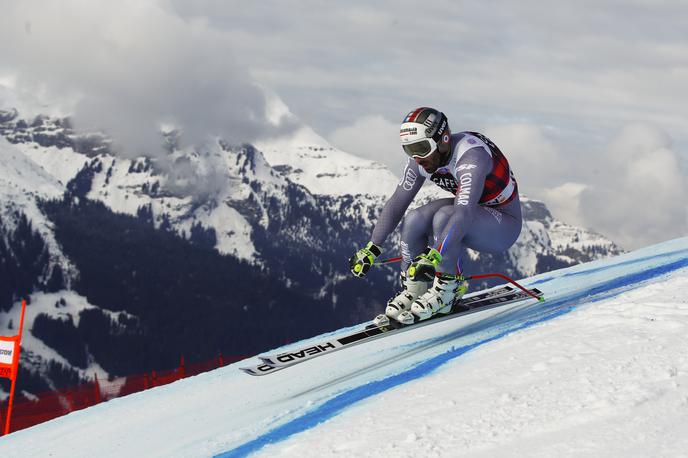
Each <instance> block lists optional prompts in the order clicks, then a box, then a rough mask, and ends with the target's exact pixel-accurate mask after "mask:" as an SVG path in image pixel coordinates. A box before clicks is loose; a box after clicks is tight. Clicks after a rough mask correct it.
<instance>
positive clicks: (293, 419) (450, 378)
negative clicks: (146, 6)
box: [0, 238, 688, 457]
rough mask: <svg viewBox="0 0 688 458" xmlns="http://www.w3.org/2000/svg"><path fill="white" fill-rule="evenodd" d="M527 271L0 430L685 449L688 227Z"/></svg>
mask: <svg viewBox="0 0 688 458" xmlns="http://www.w3.org/2000/svg"><path fill="white" fill-rule="evenodd" d="M525 283H526V284H528V285H530V286H534V285H537V287H538V288H540V289H541V290H543V291H544V293H545V296H546V297H547V302H546V303H544V304H539V303H533V302H528V303H524V304H522V305H519V306H515V307H513V308H511V309H510V310H508V311H501V312H500V311H499V310H498V309H493V310H492V311H491V312H490V313H487V312H485V314H484V315H482V316H483V317H485V318H484V319H483V320H482V321H479V322H476V323H473V324H468V325H467V321H462V320H461V319H457V320H447V321H445V322H441V323H437V324H433V325H431V326H426V327H424V328H419V329H417V330H410V331H409V332H406V333H403V334H400V335H396V336H395V335H391V336H389V337H387V338H383V339H379V340H377V341H375V342H374V343H370V344H363V345H359V346H356V347H353V348H351V349H347V350H344V351H341V352H337V353H333V354H331V355H326V356H323V357H321V358H316V359H315V360H312V361H309V362H305V363H303V364H300V365H298V366H294V367H291V368H288V369H285V370H283V371H280V372H277V373H274V374H270V375H266V376H263V377H251V376H248V375H246V374H243V373H241V372H240V371H239V370H238V367H239V366H246V365H248V364H251V363H254V362H255V361H256V358H251V359H249V360H246V361H244V362H241V363H238V364H235V365H231V366H228V367H225V368H223V369H220V370H216V371H213V372H210V373H206V374H201V375H199V376H196V377H193V378H190V379H185V380H183V381H180V382H177V383H174V384H172V385H168V386H165V387H161V388H157V389H154V390H150V391H147V392H142V393H138V394H136V395H133V396H128V397H125V398H120V399H116V400H113V401H110V402H108V403H104V404H101V405H99V406H96V407H94V408H91V409H87V410H84V411H79V412H75V413H72V414H70V415H67V416H66V417H63V418H60V419H57V420H55V421H52V422H48V423H45V424H42V425H38V426H36V427H34V428H31V429H28V430H24V431H20V432H17V433H15V434H12V435H11V436H9V437H7V438H0V456H3V457H5V456H27V455H29V456H45V455H48V454H51V455H52V456H70V457H72V456H134V455H139V456H212V455H217V456H222V457H233V456H246V455H247V454H251V453H254V452H258V455H260V456H313V457H315V456H318V457H332V456H370V457H382V456H409V457H411V456H457V455H461V456H475V457H488V456H524V455H527V456H553V455H563V456H686V452H685V451H686V450H688V442H687V440H686V439H685V438H684V436H685V434H684V432H685V431H686V430H688V383H687V382H688V358H687V356H686V355H687V353H688V352H687V351H686V350H687V349H688V345H687V344H686V329H687V328H688V305H687V300H686V297H688V238H684V239H678V240H675V241H672V242H667V243H665V244H660V245H657V246H654V247H648V248H646V249H643V250H639V251H637V252H634V253H629V254H627V255H623V256H620V257H617V258H613V259H610V260H604V261H596V262H593V263H589V264H585V265H581V266H576V267H573V268H569V269H565V270H562V271H557V272H552V273H548V274H543V275H540V276H537V277H533V278H531V279H528V280H527V281H525ZM474 315H480V313H478V314H474ZM553 318H556V319H553ZM462 323H463V324H462ZM516 331H518V332H516ZM345 332H347V330H346V329H343V330H338V331H335V332H333V333H330V334H329V336H333V335H340V334H343V333H345ZM324 338H327V336H318V337H314V338H312V339H308V340H307V341H304V342H299V343H296V344H292V345H289V346H285V347H282V348H281V349H275V350H272V351H270V352H268V353H270V354H274V353H276V352H281V351H286V350H287V349H290V348H292V349H293V348H295V347H300V346H303V345H304V344H308V343H313V342H319V341H321V340H323V339H324ZM218 454H219V455H218Z"/></svg>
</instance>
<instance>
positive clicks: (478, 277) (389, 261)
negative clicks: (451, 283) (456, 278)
mask: <svg viewBox="0 0 688 458" xmlns="http://www.w3.org/2000/svg"><path fill="white" fill-rule="evenodd" d="M399 261H401V256H397V257H395V258H389V259H383V260H382V261H377V262H376V263H375V264H373V265H383V264H392V263H395V262H399ZM483 278H501V279H502V280H506V281H507V282H509V283H511V284H512V285H514V286H516V287H517V288H518V289H520V290H521V291H523V292H524V293H526V294H528V295H529V296H531V297H533V298H534V299H537V300H538V301H540V302H545V297H544V296H537V295H535V294H533V293H531V292H530V291H528V290H527V289H526V288H524V287H523V286H521V285H520V284H518V282H516V281H515V280H513V279H511V278H509V277H507V276H506V275H502V274H480V275H471V276H468V277H466V280H481V279H483Z"/></svg>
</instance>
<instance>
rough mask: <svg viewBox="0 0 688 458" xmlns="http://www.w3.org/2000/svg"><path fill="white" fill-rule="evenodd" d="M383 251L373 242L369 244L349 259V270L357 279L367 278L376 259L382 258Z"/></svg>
mask: <svg viewBox="0 0 688 458" xmlns="http://www.w3.org/2000/svg"><path fill="white" fill-rule="evenodd" d="M381 253H382V250H380V248H379V247H378V246H377V245H375V244H374V243H373V242H368V244H367V245H366V246H365V247H364V248H361V249H360V250H358V251H357V252H356V254H354V255H353V256H351V257H350V258H349V268H350V269H351V273H352V274H354V275H356V276H357V277H365V276H366V274H367V273H368V270H370V266H372V265H373V264H374V263H375V258H377V257H378V256H380V254H381Z"/></svg>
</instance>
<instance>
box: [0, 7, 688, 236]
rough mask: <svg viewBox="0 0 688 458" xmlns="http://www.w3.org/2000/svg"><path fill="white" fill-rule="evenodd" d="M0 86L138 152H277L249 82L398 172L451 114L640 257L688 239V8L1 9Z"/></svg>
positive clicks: (551, 201)
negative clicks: (222, 148) (427, 125)
mask: <svg viewBox="0 0 688 458" xmlns="http://www.w3.org/2000/svg"><path fill="white" fill-rule="evenodd" d="M0 11H2V12H3V15H2V18H0V57H2V59H0V82H5V83H8V82H9V83H11V84H12V85H13V86H16V87H18V88H23V89H25V90H30V91H31V92H33V93H40V94H41V95H42V96H44V97H46V98H49V99H50V100H53V101H59V103H60V104H61V105H62V106H64V107H65V110H66V111H69V112H73V113H76V115H75V116H76V119H77V121H80V124H81V125H84V126H87V125H90V124H93V125H102V126H106V127H108V129H109V130H110V131H112V132H114V133H115V134H117V136H118V137H120V138H121V139H122V140H121V141H122V142H123V143H124V144H127V145H132V148H133V149H134V150H137V149H142V148H146V147H148V146H150V145H151V144H152V143H154V142H155V141H157V140H156V139H155V138H154V137H152V136H151V134H150V132H151V131H153V130H154V129H153V127H154V126H156V125H158V124H159V123H170V124H176V125H183V126H185V132H186V133H187V137H188V138H189V140H198V139H201V138H203V137H204V136H205V135H207V134H210V135H215V134H221V135H224V136H226V137H229V138H239V137H244V138H242V140H247V141H250V140H252V139H255V138H258V137H260V136H263V135H265V134H266V133H268V134H270V133H271V132H270V129H271V128H270V127H269V124H268V123H266V122H265V119H264V113H263V112H262V103H263V100H262V97H261V95H260V91H259V90H257V88H256V87H255V85H254V83H259V84H260V85H261V86H263V87H266V88H269V89H270V90H272V91H274V92H275V93H277V94H278V95H279V96H280V97H281V98H282V99H283V100H284V101H285V102H286V103H287V105H288V106H289V107H290V109H291V110H292V112H293V113H294V114H296V115H297V116H298V117H299V118H300V119H301V120H302V121H303V122H305V123H306V124H308V125H310V126H311V127H313V128H314V129H315V130H316V131H317V132H318V133H320V134H321V135H322V136H324V137H326V138H327V139H328V140H330V142H331V143H333V144H334V145H335V146H337V147H339V148H341V149H343V150H345V151H348V152H350V153H353V154H357V155H360V156H362V157H366V158H373V159H376V160H379V161H381V162H384V163H386V164H388V165H389V166H390V168H391V169H392V170H393V171H399V170H400V168H401V164H402V163H403V160H404V157H403V155H402V154H401V150H400V148H399V146H398V133H397V129H398V124H399V122H400V121H401V119H402V118H403V116H404V115H405V114H406V112H407V111H409V110H410V109H412V108H414V107H416V106H421V105H430V106H435V107H437V108H439V109H441V110H443V111H444V112H445V113H446V114H447V115H448V117H449V119H450V124H451V126H452V129H453V130H454V131H459V130H480V131H482V132H484V133H486V134H487V135H488V136H490V137H491V138H492V140H494V141H495V142H496V143H497V144H498V145H500V147H501V148H502V149H503V150H504V151H505V152H506V153H507V156H508V157H509V159H510V161H511V162H512V166H513V167H514V169H515V171H516V174H517V178H519V183H520V188H521V192H523V193H525V194H527V195H529V196H531V197H534V198H539V199H543V200H545V202H546V203H547V204H548V205H549V206H550V207H551V208H552V210H553V211H554V213H555V214H556V215H558V216H560V217H561V218H563V219H565V220H567V221H569V222H571V223H575V224H579V225H584V226H587V227H591V228H593V229H596V230H598V231H601V232H603V233H604V234H606V235H608V236H610V237H611V238H612V239H614V240H615V241H618V242H619V243H621V244H622V245H624V246H626V247H628V248H632V247H637V246H641V245H644V244H647V243H652V242H656V241H661V240H665V239H668V238H672V237H676V236H680V235H684V234H685V233H686V230H687V229H688V206H687V205H686V204H685V203H684V202H685V201H686V200H688V199H686V198H685V194H686V192H688V185H687V184H686V181H685V179H684V178H683V177H684V175H685V172H686V162H687V158H688V154H687V152H686V148H687V146H688V131H687V130H686V125H688V123H687V121H688V107H687V106H686V104H685V102H684V99H685V98H686V95H687V93H688V4H686V3H685V2H683V1H652V2H650V1H623V2H621V1H576V2H566V1H565V2H541V1H522V2H506V1H490V2H477V1H435V2H423V3H421V2H408V1H397V2H383V1H372V2H371V1H366V2H361V1H348V2H346V3H344V2H340V3H334V2H318V1H290V2H279V1H262V2H238V1H221V0H200V1H193V2H192V1H181V0H169V1H133V0H123V1H121V2H115V3H112V2H110V3H109V2H101V1H90V2H82V1H77V0H65V1H62V2H59V3H58V2H49V1H35V0H21V1H19V0H0Z"/></svg>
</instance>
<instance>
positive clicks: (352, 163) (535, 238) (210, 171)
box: [0, 101, 620, 389]
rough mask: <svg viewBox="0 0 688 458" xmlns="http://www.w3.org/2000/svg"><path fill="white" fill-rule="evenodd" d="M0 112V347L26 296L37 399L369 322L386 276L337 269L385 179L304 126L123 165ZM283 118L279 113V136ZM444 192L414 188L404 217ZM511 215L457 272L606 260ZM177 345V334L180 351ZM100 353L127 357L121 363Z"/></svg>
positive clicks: (559, 229) (56, 129) (531, 204)
mask: <svg viewBox="0 0 688 458" xmlns="http://www.w3.org/2000/svg"><path fill="white" fill-rule="evenodd" d="M0 109H1V110H2V111H0V158H1V159H2V164H3V168H2V170H0V199H1V201H2V203H1V204H0V233H1V234H2V237H0V243H1V244H2V245H0V269H2V270H1V271H0V273H3V274H4V275H3V277H4V278H12V279H16V280H13V281H12V282H10V283H3V284H2V285H0V299H2V301H1V302H0V334H10V333H11V332H10V331H9V330H10V329H11V325H12V324H13V323H12V317H13V316H14V315H13V312H12V310H14V309H13V307H16V305H17V301H18V299H19V297H20V296H24V295H27V294H31V297H30V299H31V302H32V305H31V306H30V309H33V311H34V313H30V314H29V321H27V329H30V330H32V335H33V336H34V337H35V339H31V340H30V341H29V342H28V344H27V347H26V350H27V355H28V358H27V365H26V366H25V367H24V369H25V370H26V374H24V377H25V379H29V380H33V382H31V383H30V384H29V385H30V386H32V388H33V389H40V388H44V387H45V386H46V383H47V384H48V385H47V386H53V385H55V384H57V385H59V384H60V383H64V382H65V381H66V380H69V381H72V380H74V378H75V377H76V378H78V377H88V376H89V374H91V375H92V374H93V373H94V372H97V373H99V375H100V374H103V373H105V374H109V375H123V374H127V373H132V372H134V371H144V370H149V369H151V368H156V367H160V368H166V367H171V366H173V365H174V364H175V362H176V361H177V360H178V357H179V355H180V354H181V353H182V352H185V353H186V356H187V357H188V358H197V359H203V358H204V359H210V358H212V357H213V356H214V354H215V353H216V352H217V351H220V350H221V351H222V352H223V353H224V354H227V355H232V354H234V355H241V354H251V353H255V352H257V351H260V350H261V349H264V348H267V347H268V346H274V345H276V344H277V343H280V342H284V341H285V340H294V339H297V338H302V337H305V336H307V335H312V334H313V333H316V332H322V331H324V330H327V329H334V328H336V327H341V326H345V325H351V324H354V323H357V322H360V321H363V320H366V319H368V318H369V317H370V316H372V315H374V314H375V313H377V311H379V310H380V309H381V308H382V307H383V304H384V303H385V301H386V300H387V299H388V298H389V296H390V295H391V294H392V293H393V290H394V282H395V280H396V276H397V275H396V271H395V270H394V268H393V267H384V268H380V269H379V270H376V271H375V272H373V273H372V274H371V275H370V276H369V278H367V279H366V280H365V281H363V282H361V281H360V280H358V279H353V278H351V276H350V275H349V274H348V270H347V263H346V259H347V258H348V256H350V254H351V253H352V252H353V250H354V249H355V248H357V247H358V246H359V245H360V244H362V243H364V242H365V241H367V240H368V237H369V234H370V230H371V228H372V224H373V222H374V221H375V219H376V216H377V214H378V213H379V211H380V209H381V207H382V205H383V203H384V201H385V199H386V198H387V196H388V195H390V194H391V193H392V192H393V190H394V187H395V186H396V184H397V179H396V177H395V176H394V175H393V174H392V173H391V172H389V171H388V170H387V169H385V167H384V166H383V165H381V164H379V163H376V162H372V161H368V160H365V159H360V158H358V157H355V156H352V155H350V154H347V153H345V152H342V151H339V150H337V149H335V148H333V147H332V146H330V145H329V144H327V142H326V141H325V140H324V139H322V138H321V137H319V136H318V135H317V134H316V133H315V132H313V131H312V130H311V129H309V128H308V127H306V126H301V127H300V128H299V129H298V130H297V131H296V132H294V133H292V134H289V135H285V136H282V137H278V138H273V139H270V140H266V141H263V142H258V143H257V144H256V145H248V144H232V143H230V142H228V141H227V140H226V139H219V138H218V139H215V140H213V141H211V142H208V143H207V144H204V145H196V146H193V147H179V146H178V142H177V138H176V133H175V132H168V133H167V134H166V135H165V140H166V149H165V151H164V152H156V153H155V154H153V153H151V154H149V155H148V156H141V157H135V158H127V157H122V156H121V155H116V154H114V153H113V152H112V150H111V149H112V143H111V141H110V139H108V138H107V137H106V136H104V135H102V134H100V133H79V132H76V131H75V130H74V129H73V128H72V126H71V124H70V121H69V119H67V118H59V117H50V116H43V115H37V116H35V117H31V118H26V117H25V116H24V115H23V114H22V113H20V112H19V111H18V110H17V109H15V108H14V107H13V106H8V107H0ZM285 117H287V118H289V117H292V115H291V114H290V113H289V112H288V109H287V108H286V107H285V106H284V105H283V104H281V103H279V101H275V103H274V112H273V118H274V120H275V122H276V123H278V122H280V120H282V119H284V118H285ZM441 192H442V191H441V190H439V189H438V188H434V187H432V186H429V187H427V188H424V189H423V190H422V191H421V195H420V196H419V199H417V201H418V204H422V203H424V202H426V201H427V200H428V199H431V198H433V197H437V196H440V194H439V193H441ZM442 196H444V195H442ZM523 204H524V215H525V219H526V222H525V225H524V229H523V231H522V234H521V238H520V239H519V241H518V242H517V244H516V245H515V246H514V247H513V248H512V249H511V250H510V251H509V252H508V253H505V254H504V255H502V256H494V255H483V254H478V253H468V261H467V262H466V263H465V266H466V269H467V270H468V271H470V272H486V271H498V272H504V273H506V274H508V275H511V276H514V277H525V276H529V275H533V274H536V273H540V272H545V271H548V270H552V269H554V268H560V267H565V266H569V265H574V264H577V263H579V262H581V261H588V260H592V259H598V258H602V257H605V256H609V255H614V254H618V253H619V252H620V250H619V248H618V247H616V246H615V245H614V244H613V243H612V242H610V241H608V240H606V239H604V238H603V237H601V236H599V235H596V234H594V233H592V232H589V231H586V230H583V229H579V228H575V227H572V226H568V225H566V224H564V223H562V222H560V221H557V220H556V219H555V218H553V217H552V215H551V214H550V213H549V212H548V210H547V208H546V207H545V205H544V204H543V203H541V202H538V201H534V200H530V199H527V198H525V197H524V198H523ZM397 242H398V234H395V235H394V236H393V237H392V240H390V241H388V242H387V244H386V246H385V250H386V251H385V254H384V255H389V256H394V255H395V251H396V250H395V249H394V247H395V246H397ZM256 294H258V297H259V299H256ZM278 298H279V299H280V300H279V302H278V300H277V299H278ZM38 310H40V313H37V311H38ZM323 310H325V311H326V313H323V312H322V311H323ZM38 317H40V318H39V323H40V324H41V325H40V326H36V325H35V319H36V318H38ZM174 317H177V318H176V321H175V319H173V318H174ZM266 317H269V319H266ZM84 318H86V319H84ZM246 323H249V324H246ZM287 323H289V324H290V325H289V326H286V324H287ZM93 329H98V330H99V331H98V332H99V333H101V334H100V335H101V337H100V338H98V339H96V338H95V337H94V333H93ZM180 335H186V336H191V337H190V339H186V340H184V342H185V344H186V345H182V343H181V340H180V338H179V337H180ZM200 335H204V338H203V339H200V338H199V337H198V336H200ZM247 336H251V338H247ZM61 342H69V343H70V344H69V348H67V346H64V345H61ZM189 342H192V344H191V345H188V344H189ZM114 347H119V348H122V347H124V348H132V350H133V351H136V352H137V355H138V359H136V360H135V361H133V362H132V361H129V363H128V365H127V364H123V363H122V362H121V361H119V360H118V358H117V357H116V355H115V354H114V353H113V351H112V348H114ZM47 348H50V349H51V351H49V350H47ZM138 348H144V350H143V351H140V350H134V349H138ZM56 354H57V355H59V357H57V356H56ZM28 361H30V362H31V364H28ZM56 362H57V363H59V364H58V365H57V366H56V365H55V363H56ZM156 365H157V366H156ZM65 371H66V372H67V373H69V374H70V375H69V377H62V376H61V375H59V374H63V373H65ZM46 374H48V375H47V376H46Z"/></svg>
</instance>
